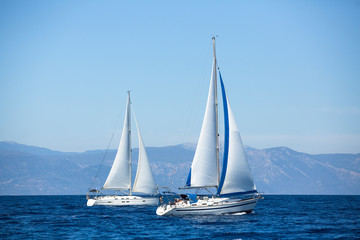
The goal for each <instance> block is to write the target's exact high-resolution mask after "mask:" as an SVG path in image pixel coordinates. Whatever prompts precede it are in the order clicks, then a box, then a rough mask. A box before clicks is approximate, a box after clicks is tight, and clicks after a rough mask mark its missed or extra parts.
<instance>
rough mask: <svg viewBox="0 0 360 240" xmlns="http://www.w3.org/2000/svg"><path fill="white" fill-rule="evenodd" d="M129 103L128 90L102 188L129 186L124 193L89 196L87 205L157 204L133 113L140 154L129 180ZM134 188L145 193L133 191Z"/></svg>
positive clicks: (147, 162)
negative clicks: (119, 128)
mask: <svg viewBox="0 0 360 240" xmlns="http://www.w3.org/2000/svg"><path fill="white" fill-rule="evenodd" d="M130 105H131V101H130V92H128V99H127V106H126V112H125V121H124V127H123V131H122V135H121V140H120V144H119V147H118V150H117V153H116V157H115V160H114V163H113V165H112V167H111V170H110V173H109V175H108V177H107V179H106V181H105V184H104V186H103V187H102V189H103V190H115V191H127V190H128V191H129V193H128V194H127V195H107V196H96V197H94V198H89V197H88V201H87V206H94V205H111V206H127V205H157V204H158V203H159V198H158V196H157V188H156V186H155V181H154V177H153V174H152V171H151V167H150V164H149V160H148V157H147V154H146V150H145V146H144V143H143V140H142V137H141V134H140V130H139V126H138V124H137V121H136V118H135V114H134V119H135V123H136V126H137V131H138V139H139V158H138V168H137V172H136V177H135V181H134V184H132V176H131V167H132V163H131V114H130V112H131V111H130ZM133 192H136V193H145V194H147V195H134V194H133Z"/></svg>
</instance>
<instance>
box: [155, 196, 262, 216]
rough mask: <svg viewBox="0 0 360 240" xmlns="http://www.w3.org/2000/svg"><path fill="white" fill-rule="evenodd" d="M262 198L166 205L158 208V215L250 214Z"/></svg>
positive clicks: (221, 199) (215, 199)
mask: <svg viewBox="0 0 360 240" xmlns="http://www.w3.org/2000/svg"><path fill="white" fill-rule="evenodd" d="M260 198H261V196H256V197H253V198H249V199H232V198H210V199H204V200H199V201H198V202H196V203H190V202H189V201H184V200H182V201H180V202H177V203H174V204H164V205H161V206H159V207H158V208H157V210H156V214H157V215H160V216H162V215H175V216H181V215H219V214H233V213H241V212H245V213H250V212H252V210H253V209H254V208H255V206H256V204H257V202H258V200H259V199H260Z"/></svg>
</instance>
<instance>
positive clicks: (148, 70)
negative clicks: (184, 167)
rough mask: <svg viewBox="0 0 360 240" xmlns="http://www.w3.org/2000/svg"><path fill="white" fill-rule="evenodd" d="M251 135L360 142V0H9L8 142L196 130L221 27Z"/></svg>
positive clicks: (92, 144)
mask: <svg viewBox="0 0 360 240" xmlns="http://www.w3.org/2000/svg"><path fill="white" fill-rule="evenodd" d="M213 35H218V38H217V57H218V62H219V66H220V69H221V72H222V76H223V79H224V81H225V84H226V87H227V94H228V97H229V99H230V103H231V105H232V109H233V112H234V114H235V117H236V119H237V124H238V126H239V129H240V132H241V134H242V138H243V142H244V144H246V145H249V146H252V147H255V148H268V147H276V146H288V147H291V148H293V149H295V150H297V151H304V152H308V153H359V152H360V1H358V0H357V1H340V0H339V1H221V2H220V1H177V2H175V1H81V0H79V1H21V0H18V1H6V0H5V1H1V2H0V36H1V37H0V141H16V142H19V143H23V144H28V145H35V146H42V147H47V148H50V149H54V150H60V151H85V150H89V149H105V148H106V147H107V145H108V143H109V141H110V138H111V136H112V134H113V133H115V136H114V140H113V142H112V144H111V147H112V148H116V145H117V144H118V139H119V137H120V132H121V127H122V122H123V118H124V112H125V102H126V94H127V90H128V89H131V90H132V101H133V107H134V110H135V113H136V116H137V120H138V122H139V125H140V129H141V132H142V135H143V139H144V142H145V145H147V146H166V145H174V144H179V143H185V142H192V143H195V142H197V138H198V135H199V133H200V128H201V123H202V118H203V114H204V111H205V104H206V97H207V92H208V85H209V79H210V74H211V62H212V45H211V44H212V43H211V37H212V36H213Z"/></svg>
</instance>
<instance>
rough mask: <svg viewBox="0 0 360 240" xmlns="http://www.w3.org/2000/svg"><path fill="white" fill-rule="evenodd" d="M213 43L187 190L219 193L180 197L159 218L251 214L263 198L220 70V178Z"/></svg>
mask: <svg viewBox="0 0 360 240" xmlns="http://www.w3.org/2000/svg"><path fill="white" fill-rule="evenodd" d="M212 41H213V52H214V54H213V66H212V74H211V80H210V87H209V93H208V99H207V105H206V110H205V115H204V120H203V124H202V128H201V133H200V137H199V140H198V144H197V147H196V151H195V155H194V158H193V162H192V165H191V168H190V172H189V175H188V178H187V181H186V186H185V189H197V190H198V189H207V190H208V189H209V188H216V194H212V195H211V196H210V195H195V194H188V195H187V194H180V197H181V198H178V199H176V200H175V201H172V202H170V203H166V204H162V205H160V206H159V207H158V208H157V210H156V214H157V215H190V214H192V215H200V214H233V213H242V212H245V213H250V212H252V211H253V209H254V208H255V206H256V204H257V202H258V200H259V199H260V198H262V197H261V195H260V194H259V193H258V191H257V190H256V186H255V183H254V180H253V177H252V174H251V170H250V166H249V163H248V161H247V159H246V155H245V150H244V147H243V144H242V140H241V137H240V133H239V130H238V127H237V125H236V122H235V118H234V115H233V112H232V110H231V108H230V104H229V100H228V98H227V96H226V92H225V87H224V83H223V80H222V77H221V74H220V70H219V76H220V84H221V93H222V100H223V110H224V132H225V134H224V149H223V154H224V156H223V166H222V172H221V176H220V174H219V172H220V171H219V170H220V168H219V165H220V164H219V131H218V122H219V120H218V103H217V69H218V68H217V60H216V54H215V38H214V37H213V38H212Z"/></svg>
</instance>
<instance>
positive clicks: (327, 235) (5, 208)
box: [0, 195, 360, 239]
mask: <svg viewBox="0 0 360 240" xmlns="http://www.w3.org/2000/svg"><path fill="white" fill-rule="evenodd" d="M155 210H156V207H155V206H153V207H104V206H94V207H87V206H86V198H85V196H1V197H0V214H1V217H0V238H1V239H210V238H211V239H360V196H318V195H311V196H305V195H301V196H300V195H265V196H264V199H263V200H261V201H260V202H259V203H258V205H257V207H256V208H255V211H254V212H253V213H250V214H242V215H240V214H239V215H222V216H195V217H194V216H193V217H190V216H187V217H163V216H162V217H160V216H157V215H156V214H155Z"/></svg>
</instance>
